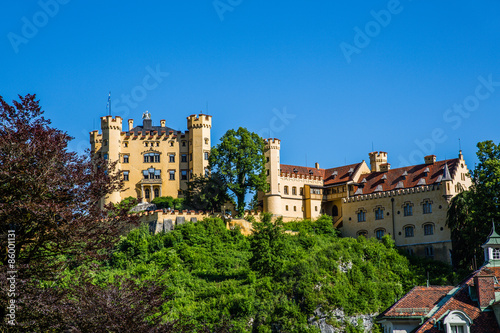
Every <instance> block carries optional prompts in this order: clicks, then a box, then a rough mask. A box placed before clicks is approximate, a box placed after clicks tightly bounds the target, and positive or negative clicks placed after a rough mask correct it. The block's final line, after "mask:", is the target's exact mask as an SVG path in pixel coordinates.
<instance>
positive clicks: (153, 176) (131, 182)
mask: <svg viewBox="0 0 500 333" xmlns="http://www.w3.org/2000/svg"><path fill="white" fill-rule="evenodd" d="M142 118H143V122H142V125H139V126H135V127H134V120H133V119H129V120H128V130H127V131H124V130H123V129H122V118H121V117H119V116H117V117H115V118H113V117H112V116H106V117H101V131H102V133H101V134H99V132H98V131H92V132H90V144H91V154H92V156H100V157H102V158H104V159H106V160H109V161H116V162H117V169H118V170H121V171H122V175H123V180H124V181H125V191H123V192H114V193H112V194H110V195H109V196H108V197H107V198H105V199H104V203H108V202H113V203H116V202H120V201H121V200H122V199H124V198H126V197H129V196H132V197H134V198H138V199H139V201H141V202H151V200H153V199H154V198H156V197H160V196H172V197H174V198H177V197H181V196H182V190H185V189H186V188H187V182H188V181H189V179H190V178H191V177H192V176H193V175H205V174H206V173H207V172H208V169H207V168H208V155H209V153H210V144H211V142H210V130H211V128H212V117H211V116H209V115H204V114H198V115H190V116H189V117H187V130H186V131H185V132H181V131H177V130H174V129H172V128H169V127H167V126H166V121H165V120H163V119H162V120H160V126H154V125H153V121H152V119H151V114H150V113H149V112H147V111H146V112H145V113H144V114H143V116H142Z"/></svg>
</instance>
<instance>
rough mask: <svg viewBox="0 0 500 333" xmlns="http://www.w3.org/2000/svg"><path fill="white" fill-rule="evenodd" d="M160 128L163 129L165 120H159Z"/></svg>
mask: <svg viewBox="0 0 500 333" xmlns="http://www.w3.org/2000/svg"><path fill="white" fill-rule="evenodd" d="M160 126H161V127H165V119H162V120H160Z"/></svg>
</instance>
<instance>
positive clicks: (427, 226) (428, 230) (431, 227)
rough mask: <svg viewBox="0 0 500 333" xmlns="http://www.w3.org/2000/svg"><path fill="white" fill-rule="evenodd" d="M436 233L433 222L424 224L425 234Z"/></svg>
mask: <svg viewBox="0 0 500 333" xmlns="http://www.w3.org/2000/svg"><path fill="white" fill-rule="evenodd" d="M433 234H434V225H433V224H432V223H427V224H424V235H425V236H429V235H433Z"/></svg>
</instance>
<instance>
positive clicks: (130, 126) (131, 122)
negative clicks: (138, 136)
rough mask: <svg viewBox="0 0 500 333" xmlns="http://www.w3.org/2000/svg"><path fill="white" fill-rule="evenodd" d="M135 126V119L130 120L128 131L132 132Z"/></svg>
mask: <svg viewBox="0 0 500 333" xmlns="http://www.w3.org/2000/svg"><path fill="white" fill-rule="evenodd" d="M132 128H134V119H129V120H128V131H129V132H130V131H131V130H132Z"/></svg>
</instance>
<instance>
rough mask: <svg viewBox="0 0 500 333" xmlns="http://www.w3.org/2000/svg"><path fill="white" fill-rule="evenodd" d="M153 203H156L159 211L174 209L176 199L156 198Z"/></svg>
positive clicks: (168, 197)
mask: <svg viewBox="0 0 500 333" xmlns="http://www.w3.org/2000/svg"><path fill="white" fill-rule="evenodd" d="M151 203H154V204H155V205H156V208H158V209H163V208H174V198H173V197H171V196H167V197H157V198H154V199H153V200H152V201H151Z"/></svg>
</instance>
